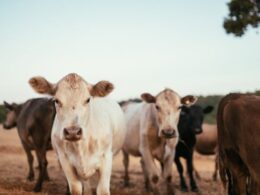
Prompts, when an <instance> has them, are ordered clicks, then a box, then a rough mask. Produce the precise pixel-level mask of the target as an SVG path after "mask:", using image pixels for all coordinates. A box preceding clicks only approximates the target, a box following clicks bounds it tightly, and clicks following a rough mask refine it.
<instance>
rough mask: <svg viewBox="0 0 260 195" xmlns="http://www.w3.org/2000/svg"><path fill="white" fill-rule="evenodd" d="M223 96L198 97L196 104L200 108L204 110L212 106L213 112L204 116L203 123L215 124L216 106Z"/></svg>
mask: <svg viewBox="0 0 260 195" xmlns="http://www.w3.org/2000/svg"><path fill="white" fill-rule="evenodd" d="M222 97H223V96H220V95H210V96H199V97H198V101H197V104H198V105H200V106H202V108H205V107H207V106H213V107H214V110H213V111H212V112H211V113H209V114H207V115H205V118H204V122H205V123H209V124H215V123H216V116H217V110H218V104H219V101H220V100H221V98H222Z"/></svg>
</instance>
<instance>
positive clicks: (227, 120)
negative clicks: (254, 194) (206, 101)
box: [217, 94, 260, 186]
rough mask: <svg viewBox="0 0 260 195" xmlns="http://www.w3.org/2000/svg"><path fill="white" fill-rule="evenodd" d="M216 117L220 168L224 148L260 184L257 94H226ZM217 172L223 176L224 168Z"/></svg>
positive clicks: (223, 158)
mask: <svg viewBox="0 0 260 195" xmlns="http://www.w3.org/2000/svg"><path fill="white" fill-rule="evenodd" d="M217 117H218V142H219V155H220V156H219V158H220V168H221V166H223V165H224V166H225V164H226V163H227V162H226V161H227V159H226V158H227V153H225V151H231V152H233V153H234V154H236V155H237V156H238V159H241V162H243V163H244V165H245V166H246V168H247V169H248V171H249V173H250V175H251V176H252V177H253V178H254V180H255V181H256V182H258V185H259V186H260V152H259V151H260V121H259V119H260V97H257V96H254V95H243V94H230V95H227V96H226V97H224V98H223V99H222V100H221V102H220V104H219V110H218V116H217ZM220 174H221V177H222V180H225V179H224V173H223V170H220Z"/></svg>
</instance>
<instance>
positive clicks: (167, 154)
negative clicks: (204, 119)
mask: <svg viewBox="0 0 260 195" xmlns="http://www.w3.org/2000/svg"><path fill="white" fill-rule="evenodd" d="M141 98H142V100H143V102H141V103H134V102H129V103H125V104H124V105H123V110H124V112H125V117H126V123H127V135H126V137H127V139H126V140H125V143H124V146H123V164H124V167H125V177H124V184H125V186H128V185H129V174H128V166H129V155H133V156H137V157H141V165H142V169H143V173H144V179H145V188H146V189H147V190H148V189H152V191H153V193H154V194H159V188H158V184H159V179H160V177H159V176H160V175H159V169H157V167H156V165H155V161H154V160H155V159H157V160H158V161H159V162H161V163H163V164H164V169H163V171H162V175H163V178H164V179H165V181H166V186H167V192H168V194H174V188H173V185H172V184H171V182H172V162H173V158H172V155H173V154H174V152H175V147H176V144H177V142H178V128H177V125H178V121H179V116H180V111H181V108H182V106H184V105H185V106H189V105H192V104H193V103H195V102H196V98H195V97H194V96H191V95H189V96H185V97H183V98H181V97H180V96H179V95H178V94H177V93H176V92H175V91H173V90H171V89H165V90H163V91H161V92H160V93H158V95H156V96H153V95H151V94H149V93H143V94H142V95H141Z"/></svg>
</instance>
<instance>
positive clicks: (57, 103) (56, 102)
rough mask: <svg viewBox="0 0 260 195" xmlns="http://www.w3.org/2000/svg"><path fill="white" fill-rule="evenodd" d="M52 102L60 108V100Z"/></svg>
mask: <svg viewBox="0 0 260 195" xmlns="http://www.w3.org/2000/svg"><path fill="white" fill-rule="evenodd" d="M53 101H54V103H55V105H57V106H59V107H61V106H62V103H61V102H60V100H58V99H54V100H53Z"/></svg>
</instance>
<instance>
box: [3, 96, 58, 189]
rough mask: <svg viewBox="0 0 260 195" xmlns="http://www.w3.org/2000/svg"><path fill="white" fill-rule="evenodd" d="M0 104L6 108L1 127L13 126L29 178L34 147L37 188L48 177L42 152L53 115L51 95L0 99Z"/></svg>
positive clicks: (48, 145) (46, 146)
mask: <svg viewBox="0 0 260 195" xmlns="http://www.w3.org/2000/svg"><path fill="white" fill-rule="evenodd" d="M4 106H5V108H6V109H7V110H8V112H7V116H6V119H5V121H4V124H3V127H4V128H5V129H11V128H13V127H16V126H17V130H18V135H19V137H20V140H21V143H22V146H23V148H24V151H25V153H26V155H27V160H28V164H29V174H28V177H27V179H28V180H29V181H32V180H33V179H34V170H33V155H32V150H35V153H36V156H37V160H38V164H39V176H38V180H37V182H36V184H35V187H34V191H35V192H39V191H41V188H42V183H43V181H44V180H49V176H48V172H47V164H48V162H47V158H46V152H47V150H50V149H51V148H52V147H51V129H52V124H53V120H54V116H55V108H54V103H53V101H52V100H51V99H47V98H34V99H29V100H28V101H26V102H25V103H23V104H16V103H12V104H9V103H7V102H4Z"/></svg>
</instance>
